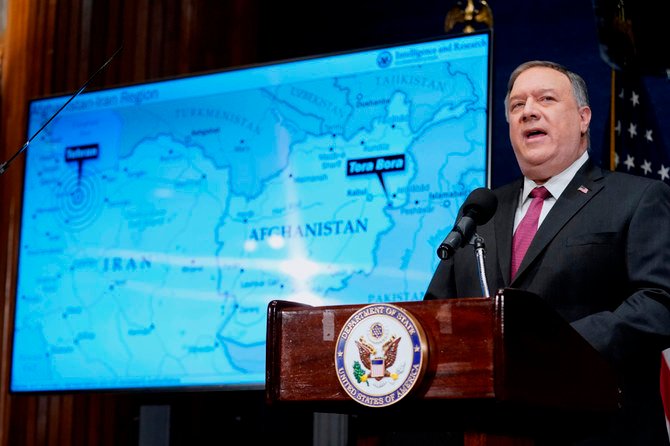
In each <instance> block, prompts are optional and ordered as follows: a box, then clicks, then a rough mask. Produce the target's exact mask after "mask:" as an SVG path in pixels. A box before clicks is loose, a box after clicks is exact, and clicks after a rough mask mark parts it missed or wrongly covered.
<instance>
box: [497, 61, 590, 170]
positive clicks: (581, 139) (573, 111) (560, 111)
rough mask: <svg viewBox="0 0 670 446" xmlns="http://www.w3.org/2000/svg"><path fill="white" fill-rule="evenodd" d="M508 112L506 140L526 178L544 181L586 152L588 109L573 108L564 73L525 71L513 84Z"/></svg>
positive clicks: (574, 104) (539, 68)
mask: <svg viewBox="0 0 670 446" xmlns="http://www.w3.org/2000/svg"><path fill="white" fill-rule="evenodd" d="M508 107H509V109H508V112H509V136H510V141H511V142H512V147H513V148H514V154H515V155H516V159H517V162H518V163H519V167H520V168H521V171H522V172H523V174H524V175H525V176H526V177H528V178H530V179H532V180H536V181H540V182H544V181H546V180H547V179H549V178H551V177H552V176H554V175H556V174H558V173H560V172H562V171H563V170H564V169H566V168H567V167H568V166H570V164H572V163H573V162H574V161H575V160H576V159H578V158H579V157H580V156H581V155H582V154H583V153H584V151H585V150H586V149H587V144H588V141H587V137H586V131H587V129H588V127H589V122H590V121H591V109H590V108H589V107H586V106H584V107H581V108H579V107H578V106H577V101H576V100H575V97H574V95H573V92H572V86H571V84H570V80H569V79H568V77H567V76H566V75H565V74H563V73H561V72H559V71H556V70H553V69H551V68H547V67H533V68H529V69H527V70H526V71H524V72H523V73H521V74H520V75H519V77H517V79H516V81H515V82H514V85H513V87H512V90H511V92H510V96H509V101H508Z"/></svg>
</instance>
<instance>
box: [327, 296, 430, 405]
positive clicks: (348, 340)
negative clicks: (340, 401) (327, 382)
mask: <svg viewBox="0 0 670 446" xmlns="http://www.w3.org/2000/svg"><path fill="white" fill-rule="evenodd" d="M427 364H428V345H427V342H426V335H425V333H424V331H423V328H422V327H421V325H420V324H419V323H418V322H417V320H416V319H415V318H414V317H413V316H412V315H411V314H410V313H408V312H407V311H405V310H403V309H402V308H400V307H397V306H395V305H389V304H375V305H367V306H365V307H362V308H361V309H359V310H358V311H356V312H355V313H354V314H352V315H351V317H350V318H349V319H348V320H347V322H346V323H345V324H344V326H343V327H342V330H341V331H340V334H339V336H338V338H337V343H336V349H335V371H336V373H337V378H338V380H339V381H340V384H341V385H342V387H343V388H344V391H345V392H347V394H349V396H350V397H351V398H352V399H353V400H354V401H356V402H358V403H360V404H363V405H365V406H370V407H384V406H388V405H390V404H393V403H396V402H398V401H400V400H401V399H402V398H404V397H405V396H406V395H407V394H409V393H410V391H411V390H412V389H413V388H414V386H415V384H416V383H418V382H420V381H421V378H422V377H423V374H424V372H425V369H426V365H427Z"/></svg>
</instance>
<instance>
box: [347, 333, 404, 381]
mask: <svg viewBox="0 0 670 446" xmlns="http://www.w3.org/2000/svg"><path fill="white" fill-rule="evenodd" d="M400 339H402V338H400V337H398V338H396V337H395V336H391V338H390V339H389V340H388V341H386V342H384V344H383V345H382V352H381V354H378V353H377V350H376V349H375V347H374V346H373V345H371V344H369V343H368V342H366V341H365V339H364V338H363V337H362V336H361V337H360V338H359V339H358V340H357V341H356V346H357V347H358V355H359V357H360V358H361V363H362V364H363V367H365V368H366V369H367V370H369V371H370V374H369V375H367V374H366V375H364V376H362V377H361V378H362V379H361V381H365V380H366V379H367V378H368V377H370V378H374V379H376V380H377V381H381V380H382V379H383V378H386V377H390V378H393V379H396V376H394V375H395V373H393V374H392V373H390V372H389V371H388V369H389V367H391V366H392V365H393V364H395V360H396V356H397V355H398V343H399V342H400Z"/></svg>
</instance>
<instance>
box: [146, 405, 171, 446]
mask: <svg viewBox="0 0 670 446" xmlns="http://www.w3.org/2000/svg"><path fill="white" fill-rule="evenodd" d="M169 445H170V406H167V405H162V406H141V407H140V439H139V446H169Z"/></svg>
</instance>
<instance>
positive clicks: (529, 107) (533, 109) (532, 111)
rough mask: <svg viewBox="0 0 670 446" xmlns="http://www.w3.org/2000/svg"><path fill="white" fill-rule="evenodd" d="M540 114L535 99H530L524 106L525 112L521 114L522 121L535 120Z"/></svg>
mask: <svg viewBox="0 0 670 446" xmlns="http://www.w3.org/2000/svg"><path fill="white" fill-rule="evenodd" d="M538 116H539V115H538V112H537V103H536V102H535V101H534V100H533V99H528V100H526V102H525V103H524V105H523V110H522V114H521V119H523V120H524V121H526V120H528V119H535V118H537V117H538Z"/></svg>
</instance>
